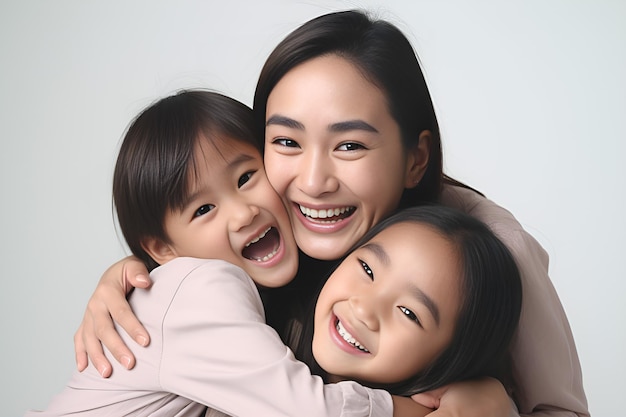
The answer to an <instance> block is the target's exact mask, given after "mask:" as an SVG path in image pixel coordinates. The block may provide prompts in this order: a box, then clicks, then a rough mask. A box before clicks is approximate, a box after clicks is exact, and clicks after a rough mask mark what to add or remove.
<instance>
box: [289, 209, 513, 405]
mask: <svg viewBox="0 0 626 417" xmlns="http://www.w3.org/2000/svg"><path fill="white" fill-rule="evenodd" d="M398 223H418V224H422V225H425V226H428V227H431V228H432V229H433V230H435V231H436V232H437V233H439V234H440V235H441V236H443V237H444V238H446V239H448V240H449V241H450V242H451V243H452V244H453V245H454V246H455V247H456V250H457V253H458V257H459V259H458V261H459V262H460V265H461V271H462V276H461V277H460V278H461V283H460V284H461V297H462V301H461V308H460V310H459V316H458V319H457V322H456V327H455V330H454V334H453V337H452V341H451V343H450V345H449V346H448V347H447V348H446V349H445V350H444V351H443V352H442V353H441V354H440V355H439V356H438V357H437V358H436V359H435V360H434V362H433V363H432V364H430V366H428V367H427V368H426V369H424V370H423V371H422V372H420V373H418V374H417V375H415V376H413V377H412V378H409V379H407V380H405V381H401V382H398V383H395V384H384V385H376V384H374V385H372V384H371V383H368V382H366V381H361V382H363V383H366V384H368V385H370V386H373V387H375V388H384V389H386V390H388V391H389V392H391V393H392V394H396V395H404V396H406V395H412V394H415V393H418V392H423V391H428V390H431V389H435V388H437V387H441V386H443V385H446V384H449V383H451V382H454V381H461V380H464V379H469V378H476V377H479V376H492V377H496V378H499V379H500V380H501V381H502V382H503V383H504V384H505V385H507V384H509V383H510V380H509V378H510V375H508V371H509V369H508V359H509V356H508V348H509V344H510V341H511V338H512V337H513V334H514V332H515V330H516V328H517V323H518V321H519V316H520V312H521V306H522V284H521V279H520V274H519V271H518V269H517V265H516V263H515V260H514V259H513V256H512V255H511V253H510V252H509V250H508V249H507V247H506V246H505V245H504V244H503V243H502V242H501V241H500V240H499V239H498V238H497V237H496V236H495V235H494V233H493V232H492V231H491V230H490V229H489V228H488V227H487V226H486V225H485V224H483V223H482V222H480V221H479V220H477V219H475V218H473V217H471V216H469V215H467V214H465V213H462V212H460V211H457V210H454V209H451V208H447V207H443V206H436V205H424V206H421V207H413V208H409V209H405V210H402V211H400V212H397V213H396V214H394V215H392V216H390V217H389V218H387V219H385V220H383V221H381V222H380V223H378V224H377V225H376V226H374V227H373V228H372V229H371V230H370V231H369V232H368V233H366V234H365V236H363V238H362V239H361V240H360V241H359V242H358V243H357V244H356V245H355V246H354V247H353V249H352V250H351V251H350V252H352V251H353V250H354V249H356V248H358V247H361V246H362V245H363V244H365V243H367V242H368V241H369V240H371V239H372V238H373V237H374V236H376V235H377V234H378V233H380V232H381V231H382V230H384V229H386V228H387V227H389V226H391V225H394V224H398ZM346 256H347V255H346ZM312 317H313V315H312V310H311V314H310V318H309V321H308V322H307V325H306V326H305V331H304V332H303V336H302V340H301V341H300V343H298V349H297V351H296V356H298V358H300V359H301V360H303V361H305V362H306V363H308V364H309V365H310V366H311V368H312V369H313V371H314V372H317V373H320V374H321V375H324V371H323V370H322V369H321V368H320V367H319V365H318V364H317V363H316V362H315V360H314V358H313V355H312V352H311V343H312V340H313V330H312V327H313V326H312V323H313V319H312ZM408 354H410V353H408Z"/></svg>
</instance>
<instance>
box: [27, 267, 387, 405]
mask: <svg viewBox="0 0 626 417" xmlns="http://www.w3.org/2000/svg"><path fill="white" fill-rule="evenodd" d="M151 278H152V280H153V281H154V285H153V286H152V288H151V289H150V291H135V292H134V293H133V294H132V296H131V297H130V303H131V306H132V308H133V311H134V312H135V314H136V315H137V317H138V318H139V319H140V320H141V322H142V323H143V325H144V326H145V327H146V329H147V330H148V332H149V334H150V336H151V343H150V345H149V346H148V347H147V348H139V347H136V346H137V345H136V344H135V343H134V342H132V341H131V340H130V338H129V337H128V336H127V335H126V333H125V332H124V331H123V330H120V334H121V335H122V337H123V338H124V340H125V342H126V343H127V345H128V346H129V347H131V349H132V350H133V353H134V354H135V356H136V358H137V365H136V366H135V368H134V369H133V370H132V371H127V370H126V369H124V368H123V367H122V366H121V365H119V364H118V363H117V361H115V360H113V359H112V356H111V355H110V353H109V352H107V355H108V357H109V359H110V360H111V363H112V364H113V367H114V369H113V375H112V376H111V377H110V378H109V379H103V378H102V377H101V376H100V375H99V374H98V372H97V371H96V370H95V369H94V368H93V366H91V365H90V366H89V367H88V369H86V370H85V371H83V372H82V373H79V372H75V373H74V375H73V377H72V379H71V380H70V382H69V383H68V385H67V387H66V388H65V390H64V391H63V392H62V393H61V394H59V395H58V396H57V397H55V398H54V399H53V401H52V402H51V404H50V405H49V407H48V409H47V410H46V411H44V412H30V413H28V414H27V416H59V415H67V414H70V413H77V412H78V413H80V415H84V416H103V415H111V416H121V415H124V416H145V415H151V416H168V417H172V416H198V415H200V414H201V413H202V412H203V410H204V406H205V405H206V406H208V407H210V408H213V409H215V410H219V411H221V412H224V413H226V414H229V415H235V416H254V417H258V416H297V415H307V416H354V417H357V416H391V415H392V411H393V407H392V402H391V396H390V395H389V394H388V393H387V392H386V391H382V390H372V389H369V388H365V387H362V386H361V385H359V384H357V383H354V382H341V383H338V384H328V385H324V384H323V382H322V380H321V378H319V377H317V376H312V375H311V373H310V371H309V368H308V367H307V366H306V365H304V364H303V363H301V362H298V361H296V360H295V359H294V357H293V354H292V353H291V351H290V350H289V349H288V348H287V347H285V345H284V344H283V343H282V342H281V340H280V338H279V336H278V334H277V333H276V332H275V331H274V330H273V329H272V328H271V327H269V326H267V325H266V324H265V315H264V310H263V305H262V303H261V299H260V297H259V294H258V291H257V289H256V287H255V285H254V283H253V282H252V280H251V279H250V277H248V275H247V274H246V273H245V272H244V271H243V270H241V269H240V268H238V267H236V266H233V265H231V264H229V263H226V262H224V261H219V260H200V259H193V258H178V259H175V260H173V261H170V262H168V263H167V264H165V265H163V266H161V267H159V268H157V269H155V270H154V271H153V272H152V274H151ZM72 415H74V414H72Z"/></svg>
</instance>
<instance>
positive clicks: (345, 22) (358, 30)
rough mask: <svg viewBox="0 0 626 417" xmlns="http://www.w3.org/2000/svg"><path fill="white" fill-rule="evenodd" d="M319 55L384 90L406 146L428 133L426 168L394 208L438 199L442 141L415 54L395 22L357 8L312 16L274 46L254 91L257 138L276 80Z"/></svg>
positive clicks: (410, 145)
mask: <svg viewBox="0 0 626 417" xmlns="http://www.w3.org/2000/svg"><path fill="white" fill-rule="evenodd" d="M324 55H337V56H340V57H342V58H345V59H346V60H348V61H350V62H351V63H352V64H353V65H354V66H355V67H356V68H358V69H359V70H360V71H361V73H362V74H363V76H364V77H365V78H366V79H368V80H369V81H370V82H371V83H372V84H374V85H375V86H376V87H378V88H379V89H380V90H381V91H382V92H383V93H384V94H385V96H386V97H387V102H388V106H389V112H390V114H391V116H392V117H393V118H394V120H395V121H396V122H397V123H398V125H399V127H400V132H401V136H402V141H403V143H404V146H405V148H406V149H411V148H413V147H414V146H415V145H417V143H418V141H419V135H420V133H421V132H422V131H424V130H429V131H430V132H431V134H432V140H431V146H430V155H429V162H428V168H427V169H426V173H425V174H424V177H423V178H422V180H421V181H420V183H419V184H418V185H417V186H416V187H415V188H412V189H405V192H404V195H403V196H402V199H401V201H400V205H399V207H400V208H404V207H410V206H414V205H416V204H418V203H420V202H434V201H437V200H438V199H439V196H440V193H441V187H442V182H443V181H444V179H445V176H444V175H443V163H442V151H441V140H440V136H439V126H438V123H437V117H436V116H435V110H434V108H433V104H432V100H431V97H430V93H429V91H428V87H427V85H426V81H425V80H424V75H423V74H422V70H421V68H420V64H419V62H418V58H417V55H416V54H415V51H414V50H413V48H412V46H411V44H410V42H409V40H408V39H407V38H406V37H405V36H404V34H403V33H402V32H401V31H400V30H399V29H398V28H397V27H396V26H394V25H392V24H391V23H389V22H386V21H384V20H373V19H371V18H369V17H368V16H367V15H366V14H365V13H363V12H361V11H356V10H352V11H343V12H335V13H330V14H326V15H323V16H320V17H317V18H315V19H312V20H310V21H308V22H306V23H305V24H303V25H302V26H300V27H299V28H297V29H296V30H294V31H293V32H291V33H290V34H289V35H287V37H286V38H285V39H284V40H283V41H282V42H280V43H279V44H278V46H276V48H275V49H274V51H273V52H272V53H271V54H270V56H269V57H268V59H267V61H266V62H265V65H264V67H263V69H262V70H261V75H260V77H259V81H258V83H257V87H256V92H255V95H254V105H253V109H254V116H255V123H256V125H255V126H256V132H257V137H258V138H259V139H260V140H262V139H263V138H264V136H265V119H266V105H267V99H268V97H269V95H270V93H271V92H272V90H273V89H274V87H275V86H276V84H277V83H278V82H279V81H280V79H281V78H282V77H283V76H285V74H287V73H288V72H289V71H290V70H291V69H293V68H294V67H296V66H298V65H299V64H302V63H304V62H306V61H308V60H311V59H314V58H317V57H320V56H324ZM263 143H264V142H263ZM451 182H453V183H457V182H456V181H454V180H452V181H451Z"/></svg>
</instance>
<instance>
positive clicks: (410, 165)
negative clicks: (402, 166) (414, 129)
mask: <svg viewBox="0 0 626 417" xmlns="http://www.w3.org/2000/svg"><path fill="white" fill-rule="evenodd" d="M431 141H432V134H431V133H430V130H423V131H422V133H420V137H419V140H418V142H417V145H415V146H413V148H411V149H409V155H408V160H407V166H406V174H405V176H404V187H405V188H414V187H416V186H417V184H419V182H420V181H421V180H422V177H423V176H424V173H425V172H426V168H428V158H429V155H430V144H431Z"/></svg>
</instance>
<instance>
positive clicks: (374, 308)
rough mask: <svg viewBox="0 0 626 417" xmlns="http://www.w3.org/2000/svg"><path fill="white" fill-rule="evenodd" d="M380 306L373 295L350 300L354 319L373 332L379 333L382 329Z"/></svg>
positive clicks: (357, 296)
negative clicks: (380, 328)
mask: <svg viewBox="0 0 626 417" xmlns="http://www.w3.org/2000/svg"><path fill="white" fill-rule="evenodd" d="M379 304H380V303H379V302H378V300H377V299H376V297H374V296H373V295H372V294H358V295H353V296H352V297H350V299H349V305H350V308H351V309H352V313H353V314H354V317H355V318H356V319H357V320H359V321H360V322H361V323H363V324H364V325H365V326H366V327H367V328H368V329H369V330H372V331H377V330H379V327H380V317H379V308H380V305H379Z"/></svg>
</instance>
